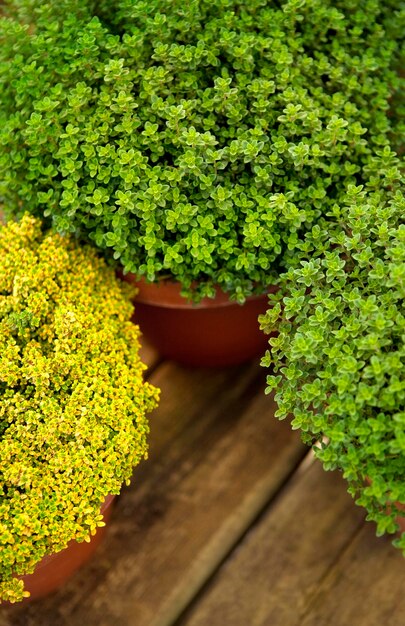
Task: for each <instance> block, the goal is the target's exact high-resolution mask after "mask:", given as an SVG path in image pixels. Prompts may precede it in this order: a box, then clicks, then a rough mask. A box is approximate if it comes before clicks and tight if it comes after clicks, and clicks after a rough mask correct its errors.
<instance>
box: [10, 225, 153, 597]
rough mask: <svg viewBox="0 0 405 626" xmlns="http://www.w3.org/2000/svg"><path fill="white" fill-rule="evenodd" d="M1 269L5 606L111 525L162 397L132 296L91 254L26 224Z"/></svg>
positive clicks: (15, 231)
mask: <svg viewBox="0 0 405 626" xmlns="http://www.w3.org/2000/svg"><path fill="white" fill-rule="evenodd" d="M0 258H1V265H0V600H8V601H11V602H15V601H18V600H20V599H22V598H23V597H24V596H25V595H27V592H24V587H23V583H22V581H21V580H18V579H17V578H16V577H17V576H21V575H24V574H28V573H31V572H32V571H33V570H34V568H35V566H36V565H37V563H38V562H39V561H40V560H41V559H42V558H43V557H44V556H45V555H47V554H51V553H53V552H58V551H59V550H62V549H63V548H65V547H66V545H67V543H68V542H69V541H70V540H72V539H75V540H77V541H79V542H80V541H83V540H85V541H87V540H89V537H90V535H92V534H94V532H95V531H96V529H97V527H98V526H102V525H103V522H102V516H101V515H100V505H101V504H102V502H103V500H104V499H105V497H106V496H107V495H108V494H117V493H119V491H120V488H121V485H122V483H124V482H128V481H129V479H130V477H131V473H132V468H133V466H134V465H136V464H137V463H138V462H139V461H140V460H141V459H142V458H144V457H145V455H146V451H147V443H146V436H147V433H148V422H147V419H146V414H147V412H149V411H150V410H151V409H152V408H153V407H154V406H155V404H156V399H157V390H156V389H154V388H153V387H152V386H151V385H150V384H148V383H145V382H144V381H143V379H142V372H143V371H144V369H145V366H144V365H143V364H142V362H141V360H140V357H139V354H138V349H139V331H138V328H137V327H136V326H134V325H133V324H132V323H131V322H130V317H131V314H132V305H131V303H130V301H129V294H128V293H125V291H124V288H123V287H122V286H121V285H120V284H119V282H118V281H117V279H116V278H115V276H114V272H113V270H112V269H111V268H108V267H107V266H106V265H105V263H104V261H102V260H100V259H99V258H97V256H96V255H95V253H94V251H93V250H92V249H91V248H89V247H84V248H79V247H77V245H76V244H75V243H74V242H73V241H72V240H71V239H70V238H64V237H61V236H59V235H56V234H51V233H48V234H45V235H43V234H41V224H40V222H39V220H36V219H35V218H33V217H31V216H25V217H23V219H22V221H21V222H20V223H11V222H10V223H9V224H8V225H6V226H0Z"/></svg>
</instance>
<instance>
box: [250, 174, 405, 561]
mask: <svg viewBox="0 0 405 626" xmlns="http://www.w3.org/2000/svg"><path fill="white" fill-rule="evenodd" d="M396 187H397V185H394V184H393V185H392V186H391V189H389V190H387V189H382V190H381V189H374V190H372V191H370V190H367V189H365V188H364V187H362V186H352V187H350V188H349V190H348V192H347V196H346V202H345V203H344V204H342V206H341V207H340V206H338V205H336V206H334V207H333V209H332V212H331V215H329V216H328V217H329V221H326V220H324V221H323V222H321V223H319V224H317V225H315V226H314V227H313V228H312V231H311V232H309V233H308V234H307V236H306V238H305V240H304V241H303V242H302V244H301V246H300V247H301V254H300V258H299V260H298V261H297V264H296V267H294V268H293V267H292V268H290V269H289V270H288V271H287V272H286V273H285V274H284V275H283V276H282V277H281V288H280V291H279V293H278V294H277V295H276V296H273V297H272V303H273V305H274V306H273V308H270V309H269V310H268V312H267V313H266V315H265V316H263V317H262V319H261V323H262V328H263V329H264V330H265V332H268V333H269V332H271V331H272V330H278V336H277V337H273V338H271V339H270V341H269V343H270V350H269V351H268V352H267V353H266V356H265V357H264V359H263V365H265V366H268V367H270V366H271V367H272V368H274V369H273V373H272V374H270V375H269V376H268V379H267V382H268V388H267V392H271V391H272V390H273V389H276V390H277V391H276V396H275V397H276V400H277V402H278V411H277V413H276V416H277V417H278V418H280V419H284V418H286V417H288V416H290V415H291V416H292V427H293V428H294V429H300V430H301V433H302V438H303V440H304V441H305V442H306V443H308V444H314V450H315V455H316V456H317V457H318V458H319V459H320V460H321V461H322V463H323V465H324V467H325V469H326V470H332V469H335V468H339V469H340V470H341V471H342V472H343V476H344V477H345V478H346V480H347V481H348V484H349V492H350V493H351V495H352V496H353V497H354V498H356V502H357V504H359V505H362V506H364V507H365V508H366V509H367V511H368V519H370V520H374V521H375V522H376V523H377V533H378V534H379V535H381V534H383V533H385V532H387V533H393V532H395V531H396V530H397V529H398V523H397V516H404V512H403V511H404V507H405V412H404V406H405V380H404V364H405V363H404V361H405V348H404V337H405V317H404V308H403V306H404V296H405V226H404V223H403V216H404V214H405V198H404V195H403V193H402V192H401V191H400V190H399V189H397V188H396ZM396 544H397V545H398V546H399V547H400V548H402V550H404V553H405V533H404V534H403V535H402V538H401V539H399V540H396Z"/></svg>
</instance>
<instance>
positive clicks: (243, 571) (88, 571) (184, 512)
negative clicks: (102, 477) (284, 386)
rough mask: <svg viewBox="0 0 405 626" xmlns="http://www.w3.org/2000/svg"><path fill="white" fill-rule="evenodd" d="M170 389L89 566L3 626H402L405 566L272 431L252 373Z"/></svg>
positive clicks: (159, 376)
mask: <svg viewBox="0 0 405 626" xmlns="http://www.w3.org/2000/svg"><path fill="white" fill-rule="evenodd" d="M145 358H146V360H147V361H148V362H149V364H150V379H151V380H152V381H153V382H154V383H155V384H156V385H158V386H159V387H161V389H162V400H161V405H160V408H159V409H158V410H157V411H156V412H155V413H154V414H153V416H152V418H151V429H152V432H151V450H150V458H149V461H148V462H147V463H144V464H143V466H142V467H140V468H138V470H137V471H136V473H135V478H134V481H133V483H132V485H131V486H130V487H129V488H125V489H124V490H123V492H122V494H121V496H120V498H119V500H118V502H117V504H116V507H115V511H114V516H113V521H112V523H111V525H110V527H109V531H108V533H107V537H106V540H105V542H104V543H103V545H102V546H101V547H100V548H99V551H98V552H97V554H96V556H95V558H94V559H93V560H92V561H91V562H90V563H89V564H88V565H87V566H86V567H85V568H84V569H83V570H81V571H80V572H79V573H78V574H77V575H76V576H75V577H74V578H73V579H72V580H71V581H70V583H69V584H68V585H67V586H66V587H64V588H63V589H62V590H60V591H59V592H58V593H57V594H55V595H53V596H51V597H49V598H47V599H45V600H40V601H37V602H32V603H31V604H28V605H24V606H23V605H15V606H12V607H2V608H0V626H404V624H405V592H404V591H405V590H404V578H405V577H404V573H405V567H404V563H405V562H404V560H403V558H402V556H401V554H400V553H399V552H398V551H396V550H395V549H394V548H393V547H392V546H391V544H390V540H389V539H385V538H384V539H377V538H376V537H375V534H374V526H373V525H372V524H365V522H364V514H363V512H362V510H360V509H359V508H358V507H356V506H355V505H354V503H353V501H352V500H351V498H350V497H349V496H348V495H347V493H346V488H345V484H344V482H343V481H342V479H341V478H340V476H339V475H338V474H337V473H326V472H324V471H323V470H322V469H321V467H320V465H319V464H318V463H317V462H314V461H313V458H312V455H311V453H310V452H308V451H307V450H306V449H305V448H304V447H303V445H302V444H301V443H300V441H299V437H298V434H297V433H293V432H292V431H291V430H290V427H289V424H288V423H287V422H278V421H277V420H275V419H274V417H273V413H274V402H273V401H272V399H271V397H266V396H265V395H264V393H263V391H264V387H265V371H264V370H263V369H261V368H260V367H259V365H258V363H251V364H248V365H245V366H241V367H238V368H231V369H226V370H198V369H197V370H187V369H186V368H182V367H179V366H177V365H174V364H173V363H170V362H164V361H163V362H161V361H159V359H158V357H157V356H156V355H155V354H153V352H152V351H151V350H148V349H146V350H145Z"/></svg>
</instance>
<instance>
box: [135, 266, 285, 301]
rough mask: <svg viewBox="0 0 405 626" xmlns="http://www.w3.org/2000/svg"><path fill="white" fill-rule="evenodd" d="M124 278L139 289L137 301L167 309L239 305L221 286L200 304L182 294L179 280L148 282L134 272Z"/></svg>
mask: <svg viewBox="0 0 405 626" xmlns="http://www.w3.org/2000/svg"><path fill="white" fill-rule="evenodd" d="M123 279H124V280H126V281H127V282H129V283H131V284H132V285H134V286H135V287H136V288H137V289H138V293H137V295H136V296H135V298H134V301H135V303H136V302H139V303H142V304H149V305H152V306H159V307H162V308H166V309H188V310H192V309H214V308H215V309H218V308H222V307H229V306H235V305H238V302H236V300H230V299H229V294H227V293H225V292H224V291H222V289H220V288H219V287H217V288H216V295H215V297H214V298H208V297H205V298H203V299H202V300H201V301H200V302H199V303H198V304H196V303H195V302H191V301H189V300H187V299H186V298H184V297H183V296H182V295H181V284H180V283H179V282H177V281H173V280H169V279H165V280H162V279H161V280H159V281H157V282H154V283H150V282H147V281H146V280H145V279H144V278H141V279H139V280H138V279H137V278H136V277H135V275H134V274H127V275H126V276H123ZM276 290H277V287H276V286H269V287H267V289H266V291H264V292H263V293H262V294H258V295H252V296H248V297H247V298H246V301H245V302H254V301H256V300H262V299H263V298H266V297H267V296H268V294H270V293H274V292H275V291H276ZM242 306H243V305H242Z"/></svg>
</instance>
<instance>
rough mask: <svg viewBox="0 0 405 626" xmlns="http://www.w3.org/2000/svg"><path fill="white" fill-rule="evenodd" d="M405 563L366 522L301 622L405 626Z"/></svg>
mask: <svg viewBox="0 0 405 626" xmlns="http://www.w3.org/2000/svg"><path fill="white" fill-rule="evenodd" d="M404 580H405V561H404V559H403V557H402V555H401V554H400V552H399V551H398V550H395V549H394V548H393V547H392V545H391V539H390V538H388V537H384V538H380V539H377V538H376V537H375V526H374V524H365V525H364V527H363V528H362V529H361V532H360V533H359V534H358V536H356V538H355V540H354V541H353V543H352V544H351V545H350V546H349V548H348V550H346V552H345V553H344V554H343V555H342V558H341V559H339V561H338V562H337V563H336V564H335V565H334V567H333V569H331V571H330V572H329V573H328V576H327V577H326V578H325V580H324V581H323V582H322V584H321V585H320V588H319V589H318V591H317V593H316V595H315V596H314V598H313V601H312V602H311V604H310V606H309V607H308V609H307V616H306V618H305V619H304V620H303V622H302V626H347V625H348V624H353V625H355V626H382V625H384V626H385V625H386V626H403V625H404V624H405V588H404Z"/></svg>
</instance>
